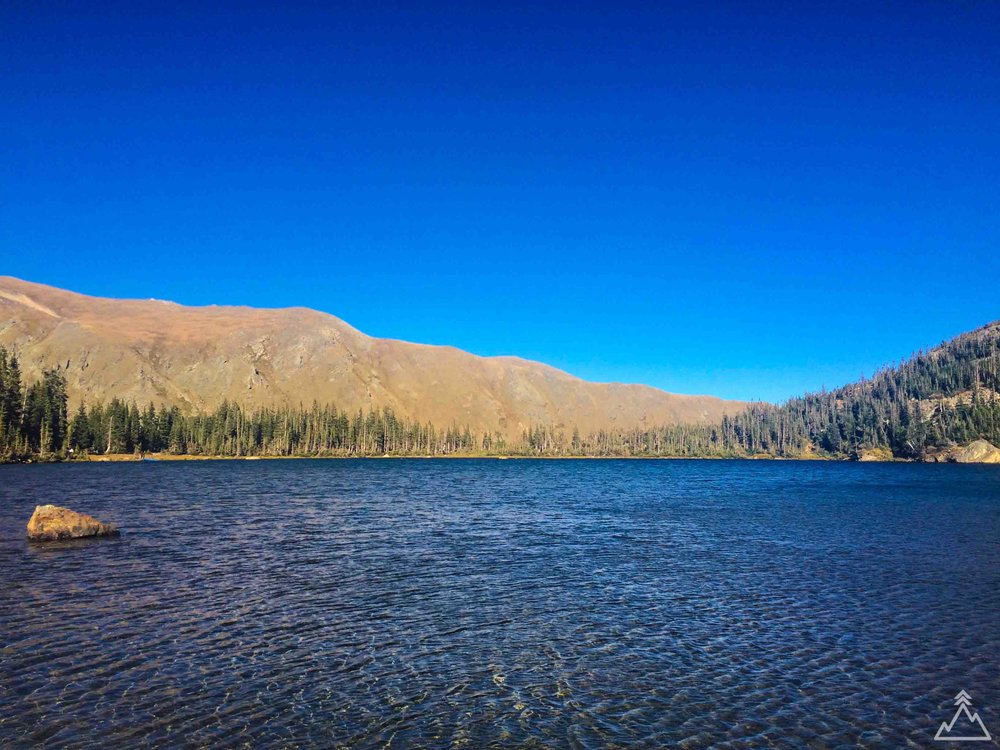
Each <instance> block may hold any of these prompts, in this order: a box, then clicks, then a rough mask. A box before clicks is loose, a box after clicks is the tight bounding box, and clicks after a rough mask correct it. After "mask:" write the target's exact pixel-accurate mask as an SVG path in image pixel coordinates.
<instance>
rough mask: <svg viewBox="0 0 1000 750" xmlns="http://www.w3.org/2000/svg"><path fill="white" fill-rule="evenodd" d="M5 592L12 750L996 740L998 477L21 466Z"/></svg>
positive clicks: (899, 472) (528, 468) (999, 722)
mask: <svg viewBox="0 0 1000 750" xmlns="http://www.w3.org/2000/svg"><path fill="white" fill-rule="evenodd" d="M42 502H53V503H56V504H65V505H68V506H70V507H73V508H75V509H78V510H81V511H84V512H87V513H91V514H92V515H95V516H97V517H99V518H101V519H102V520H108V521H113V522H116V523H118V524H119V525H120V526H121V527H122V530H123V535H122V537H121V538H120V539H118V540H96V541H85V542H74V543H57V544H49V545H36V544H28V543H27V542H25V541H24V539H23V535H24V526H25V523H26V522H27V520H28V517H29V516H30V515H31V511H32V509H33V508H34V505H35V504H36V503H42ZM0 582H2V586H0V745H2V746H13V747H17V746H33V745H42V744H44V745H46V746H52V747H56V746H58V747H105V748H136V747H145V746H162V747H171V748H180V747H204V746H226V747H236V746H247V747H258V748H259V747H304V746H316V747H359V748H375V747H379V748H382V747H390V748H395V747H399V748H404V747H457V748H460V747H469V748H482V747H529V748H530V747H538V748H542V747H545V748H553V747H554V748H560V747H567V748H570V747H579V748H598V747H601V748H604V747H666V746H675V745H679V746H681V747H685V748H707V747H733V748H744V747H745V748H750V747H854V746H860V747H873V748H874V747H887V748H888V747H893V748H898V747H931V746H934V745H936V744H938V743H934V742H932V739H931V738H932V737H933V735H934V732H935V731H936V730H937V727H938V725H939V724H940V723H941V722H942V721H944V720H947V719H950V717H951V714H952V713H953V710H952V708H951V706H952V703H951V699H952V697H953V696H954V695H955V694H956V693H957V692H958V691H959V690H960V689H965V690H967V691H968V692H969V693H971V694H972V697H973V702H974V706H975V708H977V709H978V710H979V712H980V715H981V716H982V718H983V720H984V722H985V723H986V725H987V726H988V727H989V729H990V730H991V731H992V733H993V734H994V736H997V735H1000V677H998V666H1000V664H998V661H1000V619H998V615H997V612H998V605H1000V467H998V466H953V465H949V466H923V465H898V464H895V465H893V464H879V465H872V464H864V465H860V464H842V463H837V464H825V463H814V462H813V463H809V462H746V461H743V462H737V461H730V462H725V461H520V460H518V461H490V460H482V461H479V460H443V461H431V460H358V461H344V460H341V461H255V462H221V461H220V462H214V461H213V462H191V463H166V462H162V463H143V464H87V465H58V466H6V467H0ZM993 744H996V742H995V741H994V743H993ZM984 745H985V746H991V745H990V743H979V744H978V746H979V747H983V746H984Z"/></svg>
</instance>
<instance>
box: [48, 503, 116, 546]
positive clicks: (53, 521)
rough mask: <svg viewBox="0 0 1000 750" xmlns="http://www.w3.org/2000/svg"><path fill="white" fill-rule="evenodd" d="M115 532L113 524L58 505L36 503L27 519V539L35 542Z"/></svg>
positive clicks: (112, 534) (106, 534)
mask: <svg viewBox="0 0 1000 750" xmlns="http://www.w3.org/2000/svg"><path fill="white" fill-rule="evenodd" d="M117 534H118V529H117V528H115V526H114V524H110V523H101V522H100V521H98V520H97V519H96V518H91V517H90V516H87V515H84V514H83V513H77V512H76V511H75V510H70V509H69V508H60V507H59V506H58V505H36V506H35V512H34V513H32V514H31V519H30V520H29V521H28V539H30V540H32V541H35V542H49V541H53V540H56V539H80V538H82V537H88V536H116V535H117Z"/></svg>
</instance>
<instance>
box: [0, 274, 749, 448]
mask: <svg viewBox="0 0 1000 750" xmlns="http://www.w3.org/2000/svg"><path fill="white" fill-rule="evenodd" d="M0 344H3V345H6V346H7V347H8V348H14V349H16V351H17V353H18V356H19V357H20V358H21V362H22V367H23V369H24V372H25V375H26V376H27V377H28V378H31V379H33V378H35V377H37V376H38V375H39V373H40V372H41V370H42V369H43V368H46V367H56V366H58V367H60V368H61V369H62V371H63V372H64V374H65V375H66V378H67V380H68V384H69V389H70V398H71V399H72V400H73V401H78V400H80V399H86V400H88V401H91V402H92V401H96V400H104V401H106V400H108V399H110V398H112V397H115V396H117V397H119V398H124V399H127V400H133V399H134V400H135V401H136V402H137V403H139V404H145V403H148V402H150V401H152V402H154V403H156V404H167V405H178V406H180V407H181V408H182V409H185V410H187V411H195V410H201V409H209V408H212V407H214V406H216V405H217V404H219V403H220V402H222V401H223V400H229V401H234V402H236V403H240V404H243V405H246V406H249V407H254V406H264V405H293V406H295V405H298V404H300V403H301V404H306V405H308V404H311V403H312V402H313V401H317V402H319V403H323V404H325V403H332V404H336V405H337V406H338V407H339V408H342V409H347V410H348V411H355V410H357V409H359V408H360V409H366V410H367V409H369V408H373V407H379V408H391V409H393V410H395V412H396V414H397V415H398V416H402V417H407V418H410V419H416V420H419V421H422V422H423V421H432V422H434V423H435V424H436V425H438V426H439V427H445V426H449V425H451V424H455V425H460V426H465V425H468V426H469V427H471V428H472V429H474V430H476V431H478V432H487V431H490V432H492V431H500V432H502V433H504V434H505V435H507V436H515V437H516V436H520V433H521V431H522V430H524V429H527V428H528V427H530V426H532V425H540V424H541V425H548V426H554V427H562V428H565V429H566V430H567V431H569V430H572V429H573V427H578V428H579V429H580V430H581V432H589V431H592V430H597V429H602V428H606V429H627V428H631V427H637V426H652V425H657V424H676V423H705V422H714V421H717V420H718V419H720V418H721V416H722V414H723V413H729V414H733V413H735V412H736V411H738V410H739V409H740V408H742V407H743V404H742V403H740V402H735V401H723V400H721V399H718V398H714V397H710V396H681V395H676V394H672V393H667V392H665V391H661V390H658V389H655V388H650V387H647V386H642V385H624V384H620V383H590V382H586V381H583V380H580V379H579V378H575V377H573V376H571V375H569V374H567V373H565V372H562V371H560V370H556V369H555V368H552V367H548V366H546V365H543V364H540V363H537V362H530V361H527V360H523V359H519V358H516V357H477V356H474V355H472V354H469V353H467V352H463V351H460V350H458V349H454V348H452V347H445V346H425V345H421V344H411V343H407V342H403V341H394V340H389V339H376V338H372V337H370V336H366V335H365V334H363V333H361V332H360V331H358V330H356V329H354V328H352V327H351V326H350V325H348V324H347V323H345V322H344V321H342V320H340V319H338V318H335V317H334V316H332V315H327V314H325V313H320V312H316V311H314V310H308V309H305V308H288V309H280V310H265V309H254V308H249V307H217V306H211V307H185V306H182V305H177V304H174V303H171V302H161V301H156V300H113V299H102V298H96V297H88V296H84V295H81V294H75V293H73V292H67V291H63V290H60V289H55V288H52V287H47V286H43V285H40V284H32V283H29V282H25V281H20V280H18V279H13V278H10V277H0Z"/></svg>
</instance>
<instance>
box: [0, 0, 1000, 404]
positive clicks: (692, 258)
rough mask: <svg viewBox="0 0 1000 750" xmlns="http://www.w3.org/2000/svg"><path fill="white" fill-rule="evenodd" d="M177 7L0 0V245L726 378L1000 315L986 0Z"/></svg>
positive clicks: (353, 313) (183, 291)
mask: <svg viewBox="0 0 1000 750" xmlns="http://www.w3.org/2000/svg"><path fill="white" fill-rule="evenodd" d="M200 5H201V4H191V5H185V4H184V3H171V4H163V5H159V6H157V5H147V4H142V3H128V4H120V5H113V4H101V3H96V4H85V5H80V4H73V5H68V4H67V5H65V6H61V5H60V4H58V3H45V4H43V3H29V2H20V1H18V0H15V1H14V2H8V3H5V4H4V5H3V8H2V9H0V48H2V49H3V53H2V57H0V128H2V131H0V132H2V133H3V144H4V145H3V154H4V155H3V158H2V159H0V273H6V274H11V275H15V276H19V277H22V278H26V279H29V280H33V281H40V282H44V283H49V284H53V285H56V286H61V287H67V288H71V289H74V290H77V291H82V292H86V293H90V294H96V295H103V296H112V297H156V298H161V299H171V300H175V301H177V302H182V303H186V304H210V303H232V304H250V305H255V306H264V307H276V306H287V305H306V306H309V307H313V308H317V309H320V310H324V311H327V312H330V313H333V314H335V315H337V316H339V317H341V318H343V319H345V320H347V321H348V322H350V323H351V324H352V325H354V326H356V327H358V328H360V329H361V330H363V331H365V332H366V333H369V334H372V335H377V336H386V337H392V338H401V339H407V340H412V341H420V342H426V343H442V344H452V345H455V346H458V347H461V348H463V349H467V350H469V351H472V352H475V353H477V354H485V355H492V354H517V355H520V356H523V357H528V358H531V359H538V360H541V361H544V362H547V363H550V364H552V365H555V366H557V367H561V368H563V369H566V370H568V371H570V372H572V373H574V374H576V375H580V376H582V377H586V378H588V379H594V380H618V381H632V382H644V383H649V384H651V385H655V386H659V387H662V388H665V389H667V390H671V391H676V392H682V393H712V394H717V395H721V396H726V397H734V398H744V399H757V398H759V399H767V400H780V399H783V398H786V397H788V396H791V395H794V394H797V393H800V392H802V391H804V390H811V389H818V388H820V387H821V386H824V385H825V386H827V387H832V386H835V385H839V384H841V383H844V382H848V381H851V380H854V379H856V378H857V377H858V376H859V375H861V374H862V373H864V374H870V373H871V372H872V370H873V369H874V368H876V367H878V366H880V365H882V364H886V363H890V362H893V361H895V360H898V359H899V358H901V357H904V356H906V355H908V354H910V353H911V352H912V351H913V350H915V349H917V348H920V347H926V346H929V345H933V344H935V343H938V342H940V341H941V340H942V339H944V338H947V337H950V336H953V335H955V334H957V333H959V332H961V331H963V330H967V329H970V328H973V327H976V326H979V325H982V324H984V323H986V322H988V321H990V320H993V319H996V318H1000V294H998V291H997V290H998V288H1000V260H998V247H1000V243H998V240H1000V147H998V144H1000V136H998V133H1000V51H998V50H1000V4H997V3H990V2H983V3H976V2H964V3H944V2H912V3H896V4H878V3H836V4H833V3H824V4H819V3H817V4H815V5H810V4H809V3H774V4H761V3H753V2H739V3H690V4H686V3H665V4H630V3H622V2H615V3H607V4H586V3H583V4H579V5H577V6H575V7H574V6H573V5H572V4H567V3H552V4H544V3H542V4H539V3H531V4H520V3H494V4H490V5H491V6H492V7H486V5H487V4H477V3H453V4H417V3H398V4H384V3H377V2H375V3H372V2H364V3H330V4H325V3H308V4H294V3H291V4H287V5H286V6H285V7H282V8H276V7H270V8H268V7H266V6H265V5H259V6H256V5H254V4H253V3H240V4H234V5H232V6H229V7H224V6H222V5H218V6H216V8H215V9H214V10H206V9H204V8H203V7H200ZM271 5H272V6H274V5H277V4H271ZM658 5H663V6H666V7H656V6H658ZM477 6H479V7H477ZM890 6H891V7H890Z"/></svg>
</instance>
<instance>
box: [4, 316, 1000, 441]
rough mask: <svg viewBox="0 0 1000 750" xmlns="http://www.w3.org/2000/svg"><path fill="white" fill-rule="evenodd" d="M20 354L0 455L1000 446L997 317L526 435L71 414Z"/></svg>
mask: <svg viewBox="0 0 1000 750" xmlns="http://www.w3.org/2000/svg"><path fill="white" fill-rule="evenodd" d="M21 381H22V379H21V374H20V367H19V365H18V361H17V358H16V357H15V356H14V355H13V354H11V353H10V352H8V351H7V350H5V349H3V348H2V347H0V432H2V434H0V457H3V458H4V459H6V460H18V459H24V458H27V457H31V456H40V457H50V458H66V457H71V456H80V455H86V454H101V453H150V452H153V453H155V452H167V453H176V454H182V453H190V454H201V455H219V456H251V455H265V456H291V455H311V456H318V455H332V456H336V455H384V454H391V455H450V454H485V455H490V454H499V455H553V456H558V455H585V456H691V457H694V456H731V457H742V456H751V455H771V456H781V457H796V456H803V455H828V456H831V457H848V456H853V455H856V454H858V453H859V452H862V451H864V450H866V449H872V448H882V449H887V450H889V451H891V452H892V454H893V455H894V456H896V457H899V458H912V459H921V458H926V457H927V456H928V455H930V454H933V453H934V452H936V451H938V450H940V449H942V448H947V447H950V446H953V445H962V444H965V443H968V442H970V441H972V440H975V439H977V438H984V439H986V440H989V441H990V442H992V443H994V444H997V443H1000V323H993V324H990V325H988V326H985V327H984V328H981V329H979V330H976V331H973V332H970V333H967V334H964V335H962V336H959V337H958V338H956V339H954V340H952V341H950V342H948V343H946V344H942V345H941V346H939V347H937V348H935V349H932V350H930V351H926V352H919V353H917V354H916V355H914V356H913V357H911V358H910V359H909V360H907V361H906V362H903V363H901V364H899V365H898V366H895V367H887V368H885V369H883V370H881V371H879V372H878V373H876V374H875V375H874V376H873V377H872V378H870V379H866V380H862V381H860V382H858V383H852V384H851V385H847V386H844V387H843V388H839V389H837V390H834V391H830V392H822V393H814V394H808V395H805V396H802V397H799V398H793V399H791V400H789V401H788V402H787V403H785V404H783V405H781V406H774V405H770V404H754V405H751V406H750V407H748V408H746V409H745V410H743V411H741V412H739V413H738V414H736V415H735V416H733V417H728V416H725V417H723V418H722V420H721V421H720V422H719V423H717V424H713V425H670V426H665V427H658V428H654V429H649V430H627V431H618V432H614V431H599V432H595V433H589V434H585V435H581V433H580V432H579V431H578V430H575V429H574V430H570V431H568V432H567V431H566V430H563V429H558V430H556V429H552V428H551V427H549V426H546V425H538V426H536V427H534V428H533V429H530V430H526V431H525V432H524V433H523V434H522V435H521V436H520V438H519V439H517V440H509V439H507V438H505V437H504V436H503V434H502V433H501V432H500V431H499V430H498V431H496V432H493V433H488V434H487V433H476V432H474V431H472V430H470V429H469V428H468V427H467V426H458V425H451V426H449V427H445V428H441V427H436V426H434V425H433V424H431V423H424V424H420V423H417V422H413V421H410V420H407V419H400V418H397V417H396V416H395V414H394V413H393V412H392V411H391V410H389V409H384V410H380V409H375V410H371V411H368V412H362V411H357V412H354V413H351V414H348V413H347V412H345V411H342V410H339V409H337V408H336V407H335V406H333V405H320V404H313V405H312V406H310V407H298V408H255V409H252V410H251V409H246V408H243V407H241V406H239V405H236V404H233V403H228V402H224V403H222V404H221V405H220V406H219V407H218V408H216V409H215V410H213V411H212V412H209V413H198V414H184V413H182V412H181V411H180V409H178V408H177V407H176V406H174V407H169V408H164V407H159V408H158V407H157V406H156V405H154V404H148V405H146V406H143V407H140V406H138V405H137V404H135V403H126V402H125V401H123V400H120V399H117V398H113V399H112V400H111V401H110V402H109V403H106V404H101V403H95V404H89V405H88V404H84V403H81V404H80V405H79V406H78V407H77V408H76V409H74V412H73V415H72V417H70V416H69V414H68V413H67V396H66V381H65V378H64V377H63V375H62V374H61V373H60V372H59V370H58V369H55V370H48V371H45V372H44V373H43V376H42V378H41V380H39V381H37V382H33V383H30V384H27V385H25V384H23V383H22V382H21Z"/></svg>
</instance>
